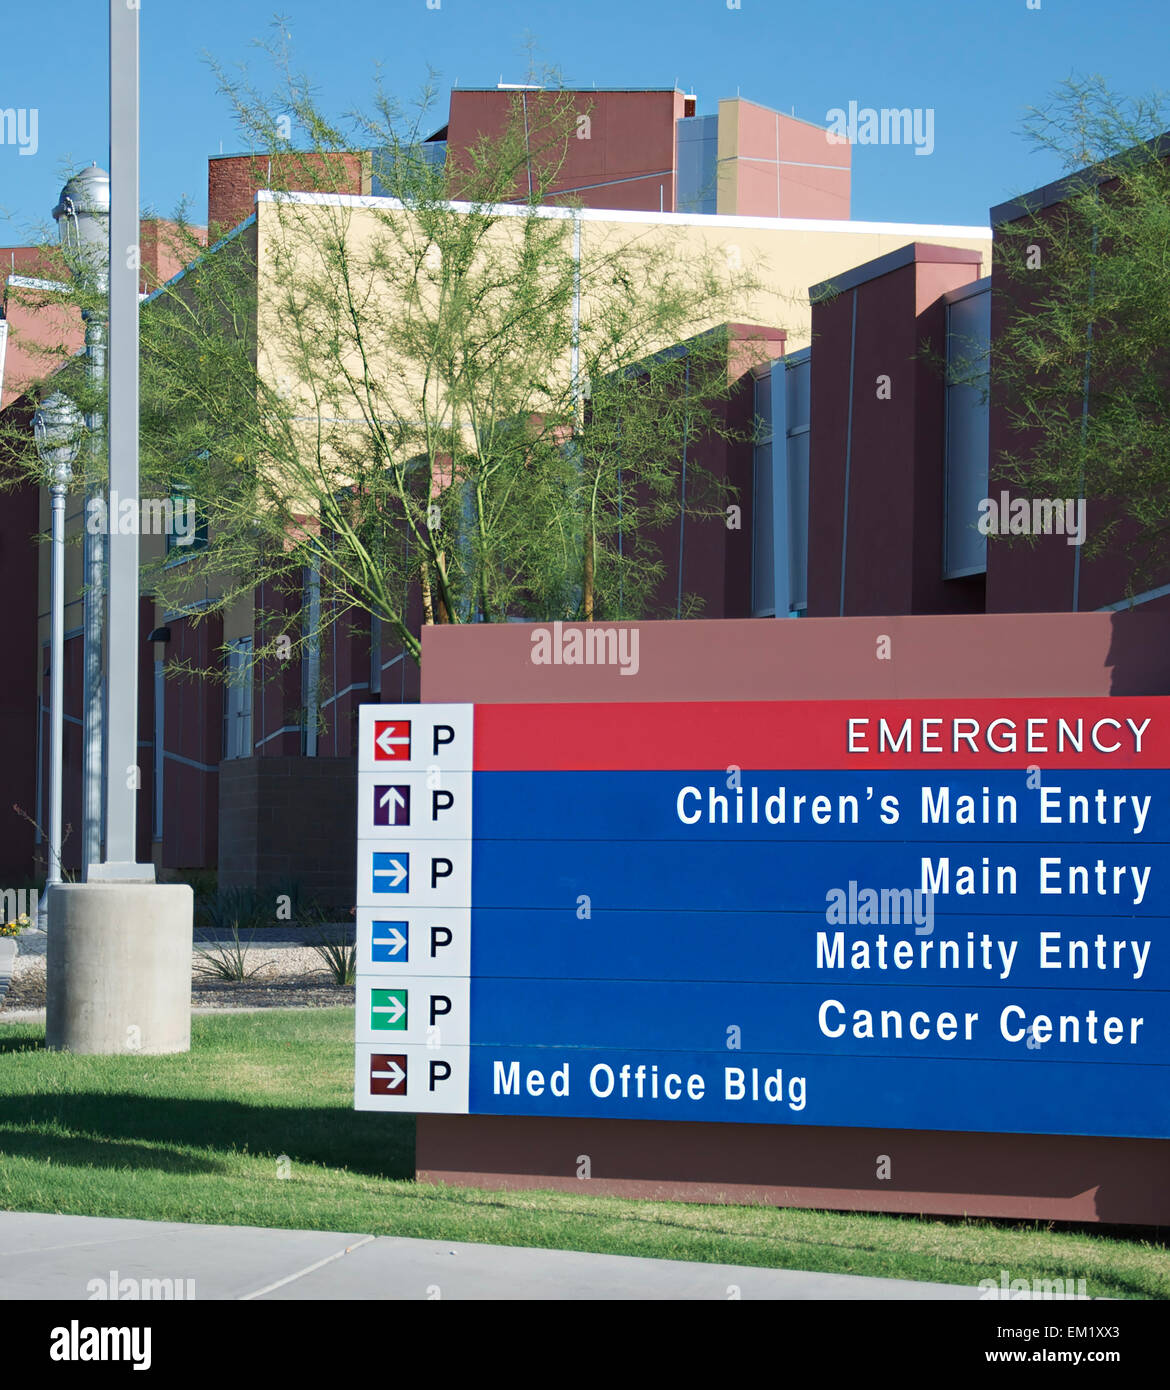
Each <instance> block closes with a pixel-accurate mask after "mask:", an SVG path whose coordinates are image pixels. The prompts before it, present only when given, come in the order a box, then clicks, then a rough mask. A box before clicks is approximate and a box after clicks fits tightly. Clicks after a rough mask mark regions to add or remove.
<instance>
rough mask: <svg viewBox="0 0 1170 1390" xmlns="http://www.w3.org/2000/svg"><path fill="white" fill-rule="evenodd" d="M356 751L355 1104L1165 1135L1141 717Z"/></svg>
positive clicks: (697, 723) (1159, 814) (783, 725)
mask: <svg viewBox="0 0 1170 1390" xmlns="http://www.w3.org/2000/svg"><path fill="white" fill-rule="evenodd" d="M407 717H409V721H410V724H411V726H412V727H411V736H412V745H411V746H407V745H405V744H403V743H392V742H390V735H388V734H387V733H386V731H387V730H388V729H389V730H391V731H392V734H393V735H394V736H395V737H397V738H402V737H404V735H403V734H402V730H403V728H404V727H405V725H406V722H407ZM361 737H362V750H363V751H362V755H361V758H360V760H359V775H360V777H361V778H362V788H361V790H360V801H361V805H363V806H369V807H371V808H372V810H369V811H367V812H365V813H364V814H365V816H366V819H365V820H363V821H361V822H360V826H359V836H360V838H359V854H358V887H359V906H358V925H359V948H360V950H359V959H360V967H359V980H358V1010H357V1014H358V1032H357V1042H356V1046H357V1067H356V1072H355V1077H356V1080H355V1100H356V1104H357V1105H358V1106H359V1107H360V1108H369V1109H399V1110H406V1111H423V1112H425V1111H434V1112H442V1113H479V1114H498V1115H550V1116H551V1115H560V1116H590V1117H608V1118H629V1119H685V1120H690V1121H696V1120H700V1121H719V1122H728V1123H765V1124H806V1125H842V1126H859V1127H881V1128H887V1129H888V1128H912V1129H949V1130H983V1131H989V1132H1005V1133H1007V1132H1011V1133H1054V1134H1089V1135H1118V1136H1122V1135H1126V1136H1145V1137H1159V1138H1168V1137H1170V1100H1168V1099H1167V1094H1168V1083H1170V1071H1168V1070H1167V1068H1170V1009H1168V1008H1167V1003H1168V1000H1170V906H1168V901H1170V900H1168V897H1167V871H1168V869H1170V861H1168V859H1167V846H1168V844H1170V798H1168V796H1167V792H1168V791H1170V771H1168V770H1167V769H1168V768H1170V701H1168V700H1166V699H1164V698H1150V699H1134V698H1126V699H1120V698H1118V699H1103V700H1088V699H1075V700H1067V701H1064V700H1050V699H1045V700H1027V699H1021V700H1008V701H990V700H971V701H902V702H844V701H843V702H822V703H801V702H777V703H772V704H767V703H759V702H744V703H742V704H724V705H717V704H687V703H683V702H679V703H671V704H669V705H646V704H642V705H637V704H635V705H625V706H604V705H602V706H596V705H577V706H575V705H552V706H500V705H493V706H476V707H474V708H473V707H471V706H425V705H423V706H413V707H409V708H407V707H402V708H397V707H385V708H383V707H367V708H364V709H363V711H362V731H361ZM379 738H381V740H382V742H381V743H379V742H378V739H379ZM391 756H392V757H393V759H394V761H395V763H396V766H395V768H394V776H395V777H396V779H398V780H397V781H396V782H395V783H394V784H393V785H391V784H389V783H388V781H387V780H386V772H385V763H386V761H388V760H390V758H391ZM412 786H413V787H414V788H415V791H414V795H413V798H412V796H411V788H412ZM367 788H368V790H367ZM389 793H397V795H389ZM362 798H364V800H363V799H362ZM412 808H413V814H412ZM399 817H401V818H399ZM411 854H414V855H415V856H416V858H417V862H416V865H415V873H414V874H413V875H412V874H411V873H410V865H409V856H410V855H411ZM388 892H395V893H399V894H401V895H402V897H401V904H402V905H401V907H399V906H398V902H397V901H396V904H395V917H396V918H397V919H399V920H396V921H395V922H387V921H385V920H384V919H383V916H382V915H381V914H379V912H378V911H377V906H376V901H377V897H378V896H380V895H381V894H383V893H388ZM408 940H410V942H411V945H412V946H413V945H414V944H415V943H416V942H417V943H418V950H417V952H414V953H413V954H412V952H410V951H409V950H408V948H407V941H408ZM395 988H401V989H402V990H404V991H405V990H406V989H407V988H409V990H410V999H411V1005H410V1013H409V1016H408V1015H407V1014H406V1012H405V1008H404V1011H403V1014H402V1016H401V1019H399V1017H398V1016H397V1015H396V1016H395V1018H394V1019H393V1020H392V1022H390V1023H388V1022H386V1020H387V1019H389V1018H390V1015H391V1014H396V1009H397V1003H396V1000H397V998H398V996H397V995H395V996H387V995H386V990H387V989H395ZM375 996H377V997H375ZM388 997H389V998H390V999H391V1002H390V1003H389V1004H386V1003H385V1002H384V1001H385V1000H386V999H387V998H388ZM402 998H403V1000H405V994H403V995H402ZM374 1019H377V1020H378V1024H377V1026H375V1024H374V1023H373V1022H372V1020H374ZM390 1027H394V1028H398V1029H400V1033H399V1036H398V1038H397V1040H396V1044H395V1045H396V1048H397V1049H398V1050H397V1051H396V1053H395V1056H396V1057H397V1058H398V1059H399V1063H400V1069H401V1071H402V1074H403V1075H402V1078H401V1080H395V1083H394V1085H393V1086H390V1085H389V1083H388V1082H387V1081H386V1067H385V1065H384V1064H383V1063H384V1058H385V1055H386V1054H385V1053H384V1048H385V1042H384V1030H386V1029H388V1028H390ZM380 1033H381V1034H382V1036H381V1037H380V1036H379V1034H380ZM379 1058H381V1059H383V1061H382V1062H378V1064H377V1065H375V1062H376V1060H377V1059H379ZM396 1075H397V1073H396Z"/></svg>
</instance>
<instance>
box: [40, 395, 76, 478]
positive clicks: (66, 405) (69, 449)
mask: <svg viewBox="0 0 1170 1390" xmlns="http://www.w3.org/2000/svg"><path fill="white" fill-rule="evenodd" d="M81 423H82V421H81V412H80V411H79V410H78V408H77V406H76V405H74V403H73V402H72V401H71V400H70V399H69V397H68V396H67V395H66V394H65V393H64V392H63V391H54V392H53V394H52V395H51V396H49V397H47V398H46V399H45V400H43V401H42V402H41V405H40V408H39V409H38V410H37V412H36V413H35V414H34V415H33V437H34V439H35V440H36V445H37V457H38V458H39V459H40V460H41V462H42V463H43V464H45V465H46V467H47V468H48V469H49V472H50V476H51V478H52V481H53V483H54V485H55V486H64V485H65V484H66V483H68V481H69V479H70V478H71V477H72V476H73V463H74V460H75V459H76V458H77V454H78V451H79V449H80V448H81Z"/></svg>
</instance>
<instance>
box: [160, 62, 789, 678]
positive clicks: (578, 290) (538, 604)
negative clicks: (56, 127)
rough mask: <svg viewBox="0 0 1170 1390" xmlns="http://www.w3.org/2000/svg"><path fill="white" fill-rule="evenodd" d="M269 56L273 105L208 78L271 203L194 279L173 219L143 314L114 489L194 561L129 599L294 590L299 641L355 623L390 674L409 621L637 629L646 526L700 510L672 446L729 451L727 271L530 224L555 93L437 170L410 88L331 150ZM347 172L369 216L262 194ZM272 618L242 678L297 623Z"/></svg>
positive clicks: (550, 218) (633, 237) (196, 250)
mask: <svg viewBox="0 0 1170 1390" xmlns="http://www.w3.org/2000/svg"><path fill="white" fill-rule="evenodd" d="M272 53H273V56H274V57H275V59H276V61H277V64H278V66H279V72H280V82H279V86H278V89H277V91H276V93H275V95H273V96H266V95H264V94H263V93H261V92H259V91H257V90H256V89H255V88H254V87H252V86H250V85H247V84H246V83H243V82H241V81H240V80H237V79H233V78H231V77H230V76H229V75H227V74H225V73H224V72H222V71H220V73H219V80H220V85H221V89H222V91H223V92H224V93H225V94H226V95H227V97H228V98H229V100H230V101H231V102H232V104H233V107H234V110H235V114H236V117H237V119H238V122H239V124H240V127H241V129H242V131H243V133H244V135H245V137H246V138H247V140H248V143H249V144H250V146H251V148H252V149H253V150H254V151H256V153H255V155H254V158H255V160H256V167H257V168H260V169H263V171H264V177H265V181H266V182H267V183H268V186H269V188H270V189H272V191H273V192H272V196H273V201H272V202H271V203H269V204H267V205H266V207H265V209H264V212H265V216H264V218H263V241H262V243H261V241H260V239H259V237H258V234H257V228H256V226H252V227H245V228H244V229H242V230H238V229H237V230H234V231H232V232H230V233H225V229H223V228H211V229H209V239H210V240H213V241H216V240H219V241H220V244H218V245H217V246H216V247H215V248H214V249H213V250H212V251H209V252H206V253H205V252H204V251H203V248H202V247H201V246H200V245H199V243H198V239H197V237H196V235H195V231H194V229H192V228H191V227H189V226H188V225H187V224H186V222H185V221H184V220H183V219H182V218H180V219H179V221H178V225H177V226H176V229H175V232H174V235H175V238H176V240H177V243H178V245H179V247H180V251H181V254H182V258H183V259H184V260H189V261H191V262H192V263H193V264H192V267H191V269H190V271H189V272H188V273H187V274H186V275H185V276H183V277H182V278H181V279H180V280H178V281H177V282H175V283H173V284H171V285H168V286H166V287H164V288H163V289H162V290H161V291H160V292H159V293H158V295H157V296H156V297H155V299H154V300H153V301H152V302H151V303H150V304H149V305H148V306H146V308H145V310H144V314H143V340H142V341H143V356H142V391H143V417H142V421H143V429H142V466H143V478H144V490H145V488H146V487H147V486H151V487H153V488H154V489H155V490H156V491H157V492H160V493H161V492H166V491H169V490H172V489H176V488H178V489H181V490H182V492H183V493H185V494H187V495H190V496H191V497H192V498H194V499H196V501H197V504H198V506H199V508H200V509H201V514H202V516H203V518H204V520H205V522H206V524H207V535H208V544H207V545H206V547H205V548H202V549H200V550H198V551H197V552H192V553H190V554H188V555H187V556H186V557H185V559H184V563H182V564H175V563H174V560H175V553H174V552H172V553H171V555H170V556H169V557H159V559H158V561H157V563H156V564H155V565H154V567H153V571H152V573H151V575H150V577H149V581H148V582H149V585H150V587H151V588H152V589H153V591H154V592H156V593H157V594H158V595H159V596H160V598H162V599H163V600H164V601H165V602H166V603H167V604H168V605H169V606H174V607H178V606H181V605H182V604H184V603H190V602H191V601H192V600H193V599H199V600H201V601H202V602H203V603H204V604H205V605H206V606H205V608H204V609H203V611H204V612H214V611H217V610H222V609H224V608H225V607H227V606H228V605H230V604H231V603H233V602H235V601H236V600H237V599H239V598H242V597H244V596H246V595H249V594H251V593H252V592H253V591H254V590H256V589H257V587H258V586H260V585H263V586H265V591H266V592H267V593H270V594H274V595H278V594H280V593H282V592H284V593H291V594H294V595H295V594H299V592H300V590H301V585H302V582H303V579H302V576H303V574H304V572H305V571H306V570H309V571H310V572H311V573H312V574H313V575H314V576H315V578H316V582H317V583H319V586H320V596H321V605H320V611H321V614H322V621H323V620H324V615H325V614H328V616H329V617H330V618H331V619H333V620H338V619H342V618H344V617H345V616H346V615H347V614H349V615H353V617H354V621H355V622H365V621H368V617H367V615H373V616H375V617H377V618H378V619H379V620H380V621H381V622H382V624H383V625H384V626H385V627H388V628H389V629H390V631H391V632H393V633H394V634H395V636H396V637H397V639H398V641H399V642H400V643H401V645H402V646H403V647H404V648H405V650H406V651H407V652H408V653H409V654H410V655H411V656H413V657H415V658H417V657H418V654H419V650H420V643H419V640H418V636H417V634H416V632H415V631H414V630H413V625H412V622H411V611H412V603H413V604H416V605H419V606H421V612H422V620H423V622H424V623H438V622H445V623H457V622H468V621H480V622H490V621H502V620H505V619H507V618H509V617H530V618H540V619H550V620H551V619H556V618H566V619H571V618H593V617H608V618H634V617H639V616H652V615H653V614H654V613H655V611H656V609H655V591H656V588H657V586H658V585H659V584H660V581H661V577H662V575H663V573H664V565H663V561H662V556H661V554H660V547H659V545H658V544H657V541H656V533H657V532H658V530H659V528H661V527H663V526H665V525H667V524H669V523H670V522H671V521H674V520H677V519H678V517H679V516H680V515H685V516H687V517H688V518H695V519H699V518H712V517H714V516H716V515H722V513H723V510H724V508H725V507H726V505H727V502H728V495H727V489H726V487H724V486H722V485H721V484H720V483H719V482H718V480H716V479H715V478H714V477H712V476H710V475H709V474H707V473H706V472H705V470H703V469H702V468H701V467H699V466H697V464H696V462H695V458H694V447H695V443H696V441H698V440H699V439H701V438H711V437H713V436H719V435H722V436H724V437H727V436H730V435H732V434H734V433H736V431H735V430H734V429H733V427H732V426H731V425H730V424H729V423H728V417H727V412H726V410H725V406H726V404H727V402H728V400H729V398H730V396H731V394H732V393H733V391H734V389H735V387H734V383H733V381H732V380H731V378H730V375H729V371H728V344H727V335H726V333H725V332H723V331H721V330H720V328H719V325H721V324H725V323H726V322H727V321H730V320H733V319H736V318H743V317H744V316H745V314H744V306H745V304H746V303H747V301H748V298H749V295H750V293H751V291H752V289H753V288H754V286H755V285H756V283H757V272H756V270H755V269H754V268H748V269H746V270H745V269H739V268H735V267H732V266H730V265H729V264H728V263H727V261H726V258H724V257H723V256H722V255H721V254H720V253H719V252H718V251H717V250H711V251H709V252H707V253H703V254H697V253H695V252H694V251H693V250H691V251H688V253H687V254H686V255H683V254H681V251H680V247H679V244H678V240H677V234H676V233H672V232H670V231H666V230H663V231H660V232H656V233H655V234H653V235H648V234H646V232H645V230H644V229H635V230H634V231H631V232H629V233H627V234H617V235H614V234H611V235H609V236H608V237H604V238H603V237H602V236H601V235H600V233H595V232H594V231H593V227H596V223H594V224H593V227H591V228H590V229H589V234H586V235H583V234H582V223H581V219H579V218H578V217H577V216H576V211H575V209H573V208H572V207H568V206H561V207H559V208H556V209H551V210H550V208H549V206H548V202H549V196H550V191H551V190H552V189H553V188H554V187H555V185H556V181H557V177H558V174H559V172H560V169H561V167H562V165H563V162H564V159H565V156H566V153H567V150H568V148H569V143H568V142H569V141H570V140H573V139H575V138H576V137H577V133H578V131H579V129H580V126H579V119H578V118H579V107H578V106H577V104H576V102H575V99H574V98H573V97H571V95H570V94H569V93H566V92H564V91H562V90H561V89H560V88H559V87H558V86H557V85H556V82H555V78H549V79H548V80H547V81H546V82H545V84H544V85H543V88H542V90H541V91H540V92H539V93H517V94H516V95H515V98H514V100H513V101H512V103H511V109H510V113H509V116H508V118H507V120H506V122H505V124H504V126H503V128H502V129H501V130H500V131H498V132H496V133H494V134H493V135H492V136H491V137H485V138H483V139H482V140H480V141H479V142H478V144H477V145H476V146H475V147H474V148H473V149H472V150H471V151H470V152H469V153H468V154H467V155H466V157H464V158H460V159H456V158H451V159H447V160H442V159H436V158H434V153H435V152H434V148H433V146H429V145H428V144H427V142H426V141H425V139H424V134H425V130H426V122H427V112H428V111H429V110H430V106H431V102H432V98H433V90H432V89H431V88H429V87H428V88H427V89H425V90H424V92H423V94H422V96H421V98H420V100H419V102H418V104H417V107H416V108H415V109H414V110H413V111H412V112H409V113H406V114H404V113H403V112H402V110H401V109H400V108H398V107H397V106H396V105H395V104H394V103H393V102H392V101H391V100H390V99H389V98H388V97H387V96H386V95H385V93H383V92H382V91H380V90H379V91H378V92H377V93H376V95H375V100H374V104H373V112H372V114H368V115H365V116H358V117H354V118H351V119H350V120H349V121H348V122H347V123H346V124H345V125H344V126H343V124H342V123H340V122H336V121H332V120H329V119H327V118H326V116H325V115H324V114H323V112H322V111H321V109H320V107H319V106H318V104H317V102H316V100H315V98H314V97H313V95H312V89H311V85H310V83H309V82H308V80H307V79H306V78H304V77H303V76H299V75H296V74H294V73H293V72H292V70H291V68H290V67H289V65H288V59H287V53H286V52H285V51H284V50H283V49H282V48H281V47H280V46H279V45H277V46H276V47H275V48H274V49H273V50H272ZM355 168H364V169H365V170H366V172H367V176H368V177H372V178H373V179H376V181H377V186H378V187H379V188H380V190H381V191H382V192H383V193H385V194H386V195H388V196H389V197H390V198H392V199H394V200H395V201H394V202H393V203H391V204H379V205H378V206H377V207H375V208H372V209H359V208H355V207H354V206H353V202H352V200H351V199H346V198H341V197H338V198H335V199H332V200H324V201H323V200H322V199H320V198H317V199H314V200H312V201H310V200H306V199H297V198H296V197H295V195H294V194H292V193H291V192H290V190H313V191H316V192H318V193H331V192H332V193H336V192H337V191H338V190H339V189H340V188H342V187H345V186H347V185H348V183H349V182H350V181H351V180H352V178H353V171H354V169H355ZM225 236H226V238H227V239H226V240H223V239H222V238H224V237H225ZM677 344H685V348H683V349H678V348H675V349H674V350H671V351H663V349H664V348H667V347H668V346H669V345H677ZM761 355H762V354H761ZM684 460H685V461H686V471H685V476H686V486H685V489H684V488H683V486H682V483H681V479H682V476H683V472H684V469H683V464H684ZM688 605H689V606H688V611H690V610H691V609H692V608H693V601H688ZM278 606H280V607H281V614H280V617H279V618H278V619H276V621H274V622H273V623H271V624H265V623H263V622H262V621H261V616H262V615H260V614H258V628H260V627H265V628H266V630H267V632H268V633H270V634H271V635H270V637H267V638H264V639H263V640H261V638H260V637H259V636H258V638H257V649H256V650H257V655H263V654H265V653H266V652H267V648H268V647H269V646H271V645H272V643H274V642H275V641H276V640H277V639H278V637H280V638H287V635H288V631H289V625H288V621H287V609H288V608H289V607H293V606H299V605H295V603H294V604H286V605H278ZM671 611H673V608H672V610H671ZM319 625H320V624H319V623H317V626H319ZM312 626H313V624H312V622H311V620H310V616H309V614H308V611H307V610H306V611H305V612H303V613H302V625H301V628H300V630H299V632H298V633H297V640H299V641H301V642H305V641H308V640H310V639H311V638H312V636H313V633H312V631H311V630H310V628H311V627H312ZM268 654H271V653H268ZM286 654H287V651H286Z"/></svg>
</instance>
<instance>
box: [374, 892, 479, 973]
mask: <svg viewBox="0 0 1170 1390" xmlns="http://www.w3.org/2000/svg"><path fill="white" fill-rule="evenodd" d="M357 948H358V954H357V973H358V975H359V976H360V977H363V978H364V977H366V976H370V977H379V978H380V977H382V976H390V975H394V976H403V975H404V976H409V975H439V976H446V975H456V976H463V977H466V976H469V975H470V974H471V912H470V910H469V909H468V908H431V909H427V908H420V907H401V908H395V907H377V908H371V907H360V908H358V910H357ZM372 982H373V981H372Z"/></svg>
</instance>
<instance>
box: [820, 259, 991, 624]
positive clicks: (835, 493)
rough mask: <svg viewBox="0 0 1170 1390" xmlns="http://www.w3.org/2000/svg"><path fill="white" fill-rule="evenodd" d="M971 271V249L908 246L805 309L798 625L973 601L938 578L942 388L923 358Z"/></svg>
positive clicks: (960, 608) (974, 263) (974, 596)
mask: <svg viewBox="0 0 1170 1390" xmlns="http://www.w3.org/2000/svg"><path fill="white" fill-rule="evenodd" d="M978 276H979V256H978V253H977V252H973V251H963V250H958V249H955V248H952V247H937V246H926V245H921V244H919V245H916V246H914V247H913V259H912V260H909V261H908V262H907V263H906V264H903V265H900V266H897V267H896V268H892V269H890V270H888V271H887V272H885V273H880V271H879V273H878V274H876V275H875V276H874V277H873V278H871V279H865V280H862V281H860V283H857V284H855V285H851V284H850V283H849V281H848V280H846V279H844V277H843V288H842V292H841V293H839V294H837V295H836V296H835V297H834V298H832V299H828V300H823V301H822V302H820V303H817V304H814V306H813V316H812V336H813V348H812V379H811V415H810V419H811V430H810V436H809V438H810V445H809V448H810V454H809V536H808V556H809V558H808V615H809V617H814V618H815V617H836V616H853V615H864V614H871V613H891V614H893V613H946V612H970V611H972V608H973V607H974V606H975V605H976V604H977V605H978V606H979V607H981V606H982V602H981V598H982V596H981V594H980V593H979V591H978V589H977V588H975V587H973V586H971V585H965V584H951V583H948V582H946V581H944V580H943V577H942V529H943V469H944V463H945V457H946V441H945V434H944V413H943V403H944V392H945V384H944V378H943V374H942V371H941V370H940V368H939V367H938V366H936V365H935V364H934V363H933V362H931V361H930V360H929V357H928V356H926V355H924V353H925V352H928V351H929V350H930V349H933V351H934V352H935V353H939V352H941V351H942V348H943V328H944V317H943V314H944V310H943V302H942V295H943V294H944V293H945V292H946V291H947V290H950V289H956V288H958V287H960V286H962V285H965V284H969V283H971V282H972V281H973V280H975V279H977V278H978ZM855 300H856V305H855V302H854V301H855ZM855 308H856V317H855ZM855 322H856V329H854V323H855ZM851 363H852V370H853V385H852V394H851V393H850V365H851ZM881 378H889V380H888V383H887V382H885V381H882V380H880V379H881ZM879 392H880V393H881V394H879ZM850 409H852V438H851V439H850ZM847 463H848V513H847V519H846V474H847ZM843 546H844V547H845V550H846V555H845V582H844V599H843V604H842V582H841V555H842V547H843Z"/></svg>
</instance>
